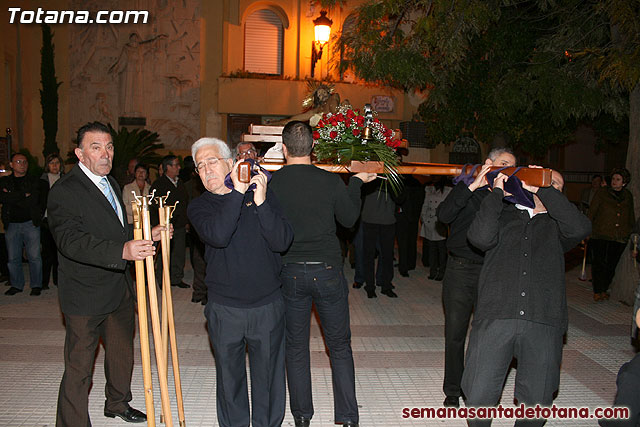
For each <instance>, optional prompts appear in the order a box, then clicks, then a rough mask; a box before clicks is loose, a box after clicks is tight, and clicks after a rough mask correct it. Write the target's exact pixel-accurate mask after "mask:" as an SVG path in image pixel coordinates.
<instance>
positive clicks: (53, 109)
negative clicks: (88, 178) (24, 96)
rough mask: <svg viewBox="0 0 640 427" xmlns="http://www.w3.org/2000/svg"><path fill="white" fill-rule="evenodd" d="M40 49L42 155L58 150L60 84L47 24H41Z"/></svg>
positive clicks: (50, 34)
mask: <svg viewBox="0 0 640 427" xmlns="http://www.w3.org/2000/svg"><path fill="white" fill-rule="evenodd" d="M41 28H42V49H41V50H40V54H41V62H40V78H41V83H42V89H40V104H41V105H42V126H43V129H44V147H43V149H42V155H43V156H44V157H47V155H49V154H51V153H57V152H59V151H60V149H59V148H58V143H57V142H56V135H57V133H58V87H60V85H61V84H62V83H61V82H58V80H57V78H56V69H55V63H54V45H53V33H52V32H51V27H50V26H49V25H47V24H41Z"/></svg>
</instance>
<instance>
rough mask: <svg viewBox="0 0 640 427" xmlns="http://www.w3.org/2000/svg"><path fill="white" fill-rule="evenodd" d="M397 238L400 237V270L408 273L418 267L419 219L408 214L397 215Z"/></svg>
mask: <svg viewBox="0 0 640 427" xmlns="http://www.w3.org/2000/svg"><path fill="white" fill-rule="evenodd" d="M396 238H397V239H398V271H399V272H400V273H407V272H409V271H411V270H415V268H416V258H417V256H418V249H417V245H418V219H417V218H416V219H415V220H414V219H412V218H409V216H408V215H396Z"/></svg>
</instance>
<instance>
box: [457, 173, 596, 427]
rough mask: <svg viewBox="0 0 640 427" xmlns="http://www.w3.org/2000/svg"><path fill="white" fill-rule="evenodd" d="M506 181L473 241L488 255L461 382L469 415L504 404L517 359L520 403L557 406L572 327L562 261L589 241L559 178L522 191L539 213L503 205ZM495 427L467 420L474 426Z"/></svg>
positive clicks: (497, 187)
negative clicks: (508, 376) (506, 384)
mask: <svg viewBox="0 0 640 427" xmlns="http://www.w3.org/2000/svg"><path fill="white" fill-rule="evenodd" d="M506 178H507V177H506V175H504V174H499V175H498V177H497V178H496V179H495V181H494V183H493V191H492V193H491V194H490V195H488V196H487V197H486V198H485V199H484V200H483V202H482V204H481V206H480V210H479V211H478V213H477V215H476V217H475V219H474V220H473V222H472V224H471V226H470V227H469V231H468V233H467V236H468V238H469V241H470V242H471V244H473V245H474V246H475V247H477V248H479V249H481V250H483V251H485V252H486V255H485V260H484V264H483V266H482V271H481V273H480V279H479V281H478V302H477V305H476V311H475V314H474V318H473V326H472V328H471V333H470V335H469V348H468V350H467V359H466V360H467V366H466V367H465V370H464V374H463V376H462V390H463V392H464V394H465V396H466V400H465V403H466V405H467V406H468V407H469V406H471V407H477V406H491V405H495V404H496V403H497V402H498V400H499V399H500V395H501V394H502V387H503V385H504V379H505V376H506V374H507V371H508V369H509V365H510V364H511V360H512V359H513V358H514V357H515V358H516V359H517V361H518V368H517V374H516V381H515V383H516V385H515V398H516V399H517V400H518V402H519V403H520V404H524V405H527V406H529V407H532V406H535V405H536V404H539V405H541V406H549V405H551V403H552V402H553V393H554V392H555V391H556V390H557V388H558V384H559V380H560V362H561V361H562V336H563V335H564V333H565V332H566V330H567V324H568V322H567V296H566V289H565V281H564V276H565V266H564V253H565V252H567V251H569V250H570V249H572V248H573V247H574V246H575V245H577V244H578V243H579V242H580V241H581V240H582V239H584V238H585V237H587V236H588V235H589V233H591V223H590V221H589V219H588V218H587V217H586V216H584V215H583V214H582V213H580V211H579V210H578V208H577V207H576V206H574V205H573V203H571V202H570V201H569V200H567V198H566V197H565V196H564V194H562V192H561V191H562V187H563V186H564V180H563V178H562V175H560V173H558V172H556V171H554V172H553V176H552V184H551V185H552V186H551V187H547V188H538V187H533V186H529V185H526V184H523V188H524V189H526V190H529V191H531V192H532V193H534V201H535V207H534V208H533V209H532V208H528V207H525V206H521V205H518V204H516V205H513V204H510V203H505V202H503V197H504V196H505V192H504V182H505V181H506ZM545 421H546V420H544V419H536V420H531V422H527V425H540V426H542V425H543V424H544V422H545ZM490 424H491V420H472V419H470V420H469V425H471V426H480V425H490Z"/></svg>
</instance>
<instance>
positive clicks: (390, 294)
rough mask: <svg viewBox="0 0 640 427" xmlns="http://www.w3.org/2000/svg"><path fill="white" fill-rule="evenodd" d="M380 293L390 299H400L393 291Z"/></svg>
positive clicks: (388, 290)
mask: <svg viewBox="0 0 640 427" xmlns="http://www.w3.org/2000/svg"><path fill="white" fill-rule="evenodd" d="M380 293H381V294H383V295H386V296H388V297H389V298H398V295H397V294H396V293H395V292H393V291H392V290H391V289H387V290H384V291H381V292H380Z"/></svg>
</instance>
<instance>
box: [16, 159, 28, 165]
mask: <svg viewBox="0 0 640 427" xmlns="http://www.w3.org/2000/svg"><path fill="white" fill-rule="evenodd" d="M13 163H17V164H19V165H24V164H27V163H29V161H28V160H22V159H19V160H14V161H13Z"/></svg>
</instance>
